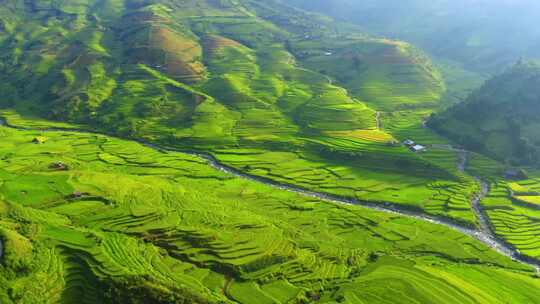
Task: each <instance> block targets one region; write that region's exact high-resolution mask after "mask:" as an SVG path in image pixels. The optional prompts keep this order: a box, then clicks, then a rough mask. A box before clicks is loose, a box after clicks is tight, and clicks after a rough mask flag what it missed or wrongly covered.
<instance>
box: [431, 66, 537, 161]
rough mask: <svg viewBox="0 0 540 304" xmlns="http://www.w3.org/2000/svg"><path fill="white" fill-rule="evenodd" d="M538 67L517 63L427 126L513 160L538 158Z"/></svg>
mask: <svg viewBox="0 0 540 304" xmlns="http://www.w3.org/2000/svg"><path fill="white" fill-rule="evenodd" d="M539 115H540V66H539V65H538V64H534V63H519V64H517V65H516V66H514V67H513V68H511V69H509V70H507V71H506V72H505V73H503V74H501V75H499V76H496V77H494V78H493V79H491V80H489V81H488V82H486V84H485V85H484V86H483V87H482V88H480V89H479V90H477V91H476V92H474V93H473V94H472V95H471V96H470V97H469V98H468V100H467V101H466V102H464V103H462V104H459V105H456V106H455V107H453V108H451V109H449V110H447V111H445V112H443V113H440V114H437V115H435V116H434V117H433V118H432V119H431V120H430V122H429V125H430V126H432V127H434V128H435V129H437V130H439V131H440V132H442V133H444V134H445V135H447V136H449V137H451V138H453V139H455V140H456V141H458V142H460V143H462V144H464V145H466V146H468V147H471V148H474V149H476V150H478V151H481V152H484V153H487V154H489V155H491V156H493V157H495V158H497V159H500V160H507V161H510V162H511V163H515V164H537V163H538V161H539V160H540V154H539V152H540V151H539V144H540V134H539V133H538V129H539V127H540V125H539V124H540V120H539V119H538V117H539Z"/></svg>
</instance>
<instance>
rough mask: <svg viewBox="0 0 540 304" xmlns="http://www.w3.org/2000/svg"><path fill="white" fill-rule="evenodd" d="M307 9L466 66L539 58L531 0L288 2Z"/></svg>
mask: <svg viewBox="0 0 540 304" xmlns="http://www.w3.org/2000/svg"><path fill="white" fill-rule="evenodd" d="M292 3H294V4H296V5H299V6H302V7H304V8H306V9H310V10H315V11H320V12H325V13H327V14H330V15H332V16H334V17H336V18H341V19H342V20H347V21H352V22H355V23H356V24H359V25H361V26H362V27H364V28H365V29H366V30H368V31H370V32H372V33H376V34H380V35H384V36H388V37H391V38H397V39H403V40H406V41H408V42H411V43H414V44H416V45H418V46H420V47H422V48H423V49H425V50H427V51H429V52H430V53H431V54H432V55H434V56H437V57H441V58H444V59H449V60H453V61H457V62H459V63H461V64H463V65H464V66H465V68H466V69H470V70H475V71H483V72H486V71H487V72H493V71H501V69H503V68H505V67H506V66H508V65H509V64H512V63H513V62H515V61H516V60H517V59H518V58H519V57H521V56H524V57H527V58H539V57H540V48H539V46H540V28H539V27H538V26H537V24H538V20H539V19H540V2H538V1H535V0H497V1H493V0H476V1H471V0H439V1H424V0H400V1H395V0H366V1H355V0H309V1H306V0H292Z"/></svg>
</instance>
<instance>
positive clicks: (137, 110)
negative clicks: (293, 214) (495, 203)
mask: <svg viewBox="0 0 540 304" xmlns="http://www.w3.org/2000/svg"><path fill="white" fill-rule="evenodd" d="M29 3H30V4H31V3H34V5H30V4H29ZM68 4H69V5H68ZM0 14H1V15H2V16H5V20H7V21H9V26H5V27H4V31H2V32H0V49H1V50H2V51H1V55H2V56H3V60H2V62H3V65H2V66H1V70H2V75H4V78H3V79H2V81H1V83H2V86H3V91H4V92H6V93H5V95H4V98H3V99H2V103H3V104H4V105H6V106H11V107H15V108H16V109H17V110H18V111H19V112H20V113H24V114H34V115H35V114H36V113H39V115H42V116H46V117H48V118H54V119H59V120H68V121H71V122H77V123H81V124H85V125H89V126H90V127H93V128H96V129H99V130H101V131H105V132H113V133H115V134H118V135H122V136H128V137H133V138H145V139H147V140H151V141H156V142H160V143H166V144H169V145H174V146H176V147H180V148H184V149H190V150H204V151H209V152H212V153H214V154H215V155H216V157H218V158H219V159H220V160H221V161H223V162H226V163H227V164H229V165H232V166H235V167H238V168H240V169H242V170H245V171H247V172H250V173H252V174H258V175H263V176H266V177H270V178H273V179H276V180H279V181H286V182H288V183H294V184H297V185H300V186H302V187H306V188H310V189H316V190H321V191H327V192H331V193H335V194H340V195H346V196H352V197H357V198H360V199H367V200H373V201H390V202H392V203H398V204H404V205H407V206H411V207H412V208H419V209H421V210H424V211H426V212H428V213H431V214H437V215H440V216H447V217H452V218H454V219H457V220H460V221H463V222H466V223H469V224H474V222H475V218H474V216H473V214H472V213H471V212H470V209H469V203H468V201H469V200H470V198H471V196H472V193H473V192H474V191H475V190H476V185H475V183H474V181H473V180H471V179H470V178H467V177H466V176H463V175H462V174H460V173H459V172H457V170H455V166H454V165H453V164H452V163H451V162H442V161H441V160H442V159H449V160H455V159H456V156H455V155H453V154H450V153H447V152H445V151H436V150H433V153H430V154H426V155H416V154H413V153H410V152H409V151H407V149H405V148H404V147H401V146H399V145H395V144H392V142H394V141H395V140H398V141H401V140H403V139H405V138H409V137H412V138H413V139H414V140H417V141H419V142H421V143H423V144H431V143H439V142H441V141H444V140H442V139H441V138H438V137H436V136H434V135H432V134H430V133H429V132H428V131H425V130H423V129H422V127H421V123H422V120H423V119H424V118H425V117H426V116H428V115H429V114H430V113H431V112H432V111H433V110H434V109H436V108H438V107H439V106H440V104H439V99H440V98H441V96H442V95H443V94H444V93H445V86H444V84H443V83H442V79H441V76H440V75H439V73H438V72H437V70H436V69H435V68H434V67H432V65H431V64H430V63H429V60H428V59H427V58H425V56H423V55H422V54H421V53H420V52H418V51H417V50H416V49H414V48H413V47H411V46H410V45H407V44H405V43H402V42H396V41H389V40H382V39H373V38H369V37H366V36H364V35H359V34H358V31H357V30H356V29H350V28H348V27H343V28H341V27H339V28H338V30H337V32H336V29H335V28H334V25H332V24H333V22H332V21H331V20H329V19H327V18H324V17H320V16H316V15H312V14H308V13H305V12H301V11H298V10H295V9H293V8H291V7H288V6H282V5H281V4H278V3H275V2H274V1H266V2H264V3H261V2H260V1H250V0H244V1H220V2H219V3H218V2H215V1H188V2H177V1H166V0H159V1H157V0H156V1H150V2H147V3H146V2H145V3H144V4H143V3H140V2H138V1H134V0H129V1H128V0H126V1H121V0H106V1H100V2H94V1H90V2H88V1H81V2H73V1H68V2H66V3H65V4H63V5H57V4H54V3H53V2H47V1H33V2H28V3H26V4H24V3H23V2H22V1H21V2H17V1H14V0H13V1H8V2H7V4H6V5H5V6H3V7H2V8H0ZM7 21H6V22H7ZM327 53H332V55H330V56H328V55H327ZM350 66H353V67H354V69H348V67H350ZM15 88H17V89H15ZM377 111H379V112H383V113H380V114H379V115H378V114H377V113H376V112H377ZM378 116H380V117H381V121H382V123H379V124H378V123H377V119H376V118H377V117H378ZM378 126H379V127H381V129H382V130H377V127H378ZM451 196H454V197H455V199H450V197H451Z"/></svg>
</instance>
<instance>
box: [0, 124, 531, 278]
mask: <svg viewBox="0 0 540 304" xmlns="http://www.w3.org/2000/svg"><path fill="white" fill-rule="evenodd" d="M0 125H4V126H6V127H10V128H13V129H18V130H26V131H39V132H51V131H55V132H57V131H65V132H79V133H89V134H100V135H107V136H111V137H115V136H114V135H108V134H103V133H99V132H93V131H86V130H78V129H59V128H58V129H56V128H50V129H31V128H22V127H17V126H12V125H9V124H6V122H5V120H3V119H2V118H0ZM136 141H137V142H139V143H140V144H142V145H144V146H146V147H149V148H152V149H154V150H157V151H160V152H163V153H169V152H180V153H185V154H189V155H193V156H196V157H199V158H201V159H203V160H205V161H206V162H207V163H208V165H210V166H211V167H213V168H215V169H216V170H219V171H222V172H224V173H227V174H230V175H233V176H236V177H238V178H242V179H246V180H250V181H254V182H258V183H261V184H265V185H267V186H270V187H273V188H276V189H280V190H284V191H289V192H293V193H297V194H299V195H303V196H306V197H312V198H316V199H320V200H323V201H327V202H333V203H338V204H347V205H358V206H363V207H365V208H369V209H372V210H375V211H380V212H386V213H391V214H396V215H401V216H405V217H409V218H413V219H416V220H421V221H425V222H429V223H433V224H437V225H442V226H446V227H448V228H450V229H453V230H455V231H458V232H460V233H462V234H465V235H468V236H471V237H473V238H475V239H477V240H478V241H480V242H482V243H484V244H485V245H486V246H488V247H490V248H492V249H493V250H495V251H497V252H499V253H500V254H502V255H505V256H507V257H510V258H512V259H514V260H515V261H518V262H521V263H523V264H526V265H529V266H531V267H534V268H535V269H537V271H539V269H540V261H538V260H536V259H532V258H529V257H526V256H523V255H521V254H520V253H519V251H517V250H516V249H515V248H513V247H512V246H510V245H509V244H506V243H505V242H502V241H501V240H500V239H498V238H497V237H496V236H495V234H494V233H493V232H492V230H491V228H489V220H488V219H487V217H486V216H485V214H484V212H483V211H482V210H481V209H482V208H481V205H480V202H481V200H482V198H483V197H484V196H485V195H486V194H487V192H488V189H487V186H486V187H484V186H482V193H481V194H480V195H478V196H477V197H476V198H475V199H474V200H473V202H472V206H473V210H474V212H475V214H476V215H477V216H478V219H479V223H480V228H478V229H477V228H472V227H468V226H466V225H463V224H461V223H458V222H456V221H455V220H452V219H450V218H445V217H437V216H432V215H428V214H425V213H422V212H417V211H413V210H410V209H408V208H407V207H405V206H403V205H399V204H395V203H389V202H368V201H362V200H358V199H354V198H348V197H343V196H339V195H334V194H329V193H323V192H317V191H312V190H308V189H305V188H302V187H299V186H296V185H291V184H283V183H279V182H276V181H274V180H272V179H269V178H266V177H261V176H256V175H252V174H249V173H244V172H242V171H240V170H238V169H236V168H233V167H231V166H228V165H226V164H222V163H220V162H219V161H218V160H217V159H216V158H215V157H214V156H213V155H211V154H209V153H201V152H194V151H186V150H182V149H177V148H172V147H165V146H158V145H155V144H152V143H148V142H145V141H141V140H136ZM452 149H454V148H452ZM454 150H456V151H462V152H463V153H464V154H463V155H464V156H463V157H461V158H460V162H459V164H458V169H460V170H461V169H463V171H464V170H465V168H466V163H467V159H468V157H467V155H468V152H467V151H464V150H459V149H454ZM486 185H487V184H486Z"/></svg>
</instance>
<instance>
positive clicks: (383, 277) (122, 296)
mask: <svg viewBox="0 0 540 304" xmlns="http://www.w3.org/2000/svg"><path fill="white" fill-rule="evenodd" d="M40 135H42V134H40V132H37V131H18V130H14V129H9V128H5V127H1V128H0V136H1V139H2V140H1V141H0V157H1V159H2V162H1V163H0V181H1V187H0V198H1V199H0V239H1V240H2V243H3V245H4V252H5V253H4V255H3V257H2V263H1V264H0V282H1V283H2V284H0V299H2V303H12V302H13V303H41V302H45V301H47V302H59V303H81V302H85V303H96V302H100V303H109V302H114V303H118V302H123V303H149V302H152V303H186V302H187V303H229V302H231V303H232V302H237V303H254V301H255V302H257V303H311V302H318V303H335V302H336V301H337V302H343V303H360V302H363V301H369V302H370V303H377V302H381V303H382V302H388V301H390V302H392V301H394V300H395V299H403V300H405V299H406V300H407V301H409V300H410V301H413V302H422V303H440V302H444V303H503V302H504V301H512V302H520V303H525V302H531V301H534V299H536V298H538V297H540V294H538V290H540V289H539V288H538V287H540V286H539V284H540V283H539V281H538V280H537V279H535V278H534V277H533V272H532V270H531V269H529V268H527V267H524V266H522V265H521V264H517V263H515V262H512V261H511V260H510V259H508V258H505V257H503V256H501V255H499V254H497V253H495V252H494V251H492V250H490V249H489V248H487V247H486V246H485V245H483V244H481V243H479V242H477V241H475V240H473V239H472V238H470V237H466V236H463V235H461V234H460V233H458V232H456V231H453V230H450V229H448V228H445V227H443V226H438V225H434V224H430V223H427V222H421V221H417V220H414V219H410V218H405V217H402V216H397V215H392V214H384V213H380V212H376V211H372V210H369V209H365V208H362V207H355V206H345V205H338V204H334V203H328V202H324V201H320V200H316V199H313V198H309V197H304V196H301V195H298V194H294V193H290V192H286V191H283V190H276V189H273V188H270V187H268V186H264V185H262V184H259V183H256V182H252V181H248V180H243V179H239V178H235V177H232V176H229V175H227V174H225V173H222V172H220V171H217V170H214V169H212V168H211V167H209V166H208V165H207V164H205V162H204V161H203V160H201V159H199V158H197V157H194V156H190V155H186V154H182V153H172V152H169V153H165V152H159V151H156V150H153V149H151V148H147V147H144V146H142V145H140V144H137V143H134V142H130V141H125V140H119V139H114V138H110V137H106V136H102V135H93V134H85V133H73V132H61V131H58V132H47V133H46V135H47V137H48V138H49V140H48V141H47V142H46V143H45V144H42V145H36V144H33V143H32V138H34V137H36V136H40ZM58 163H62V164H65V166H66V167H67V168H66V169H64V167H59V166H58V165H57V164H58ZM51 164H56V165H51ZM208 189H213V190H212V191H208ZM381 282H384V284H381ZM503 299H504V300H503Z"/></svg>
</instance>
